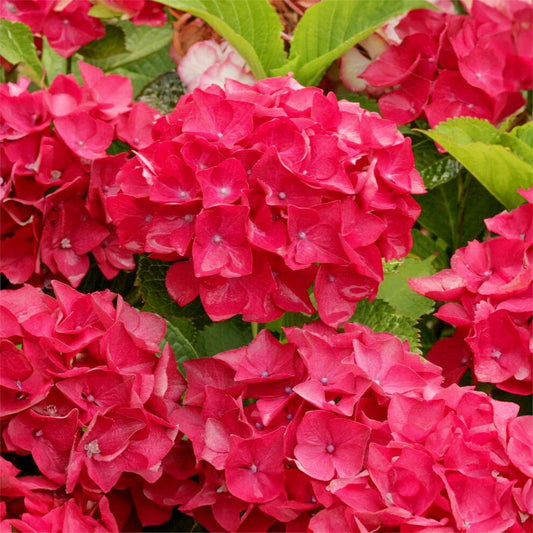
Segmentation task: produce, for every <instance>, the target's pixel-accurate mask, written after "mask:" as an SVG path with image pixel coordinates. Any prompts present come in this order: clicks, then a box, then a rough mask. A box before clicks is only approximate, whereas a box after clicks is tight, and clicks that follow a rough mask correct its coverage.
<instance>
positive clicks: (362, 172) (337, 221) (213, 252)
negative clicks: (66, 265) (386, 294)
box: [107, 77, 424, 326]
mask: <svg viewBox="0 0 533 533" xmlns="http://www.w3.org/2000/svg"><path fill="white" fill-rule="evenodd" d="M152 135H153V138H154V143H153V144H152V145H150V146H148V147H146V148H144V149H141V150H139V151H137V152H136V156H135V157H133V158H132V159H131V160H129V161H128V162H127V163H125V164H124V166H123V167H122V169H121V170H120V172H119V173H118V175H117V178H116V185H117V187H115V188H113V190H112V191H110V192H109V193H108V194H107V209H108V211H109V213H110V215H111V218H112V220H113V223H114V225H115V226H116V231H117V235H118V237H119V240H120V243H121V245H122V246H124V248H125V249H126V250H128V251H130V252H134V253H142V252H145V253H150V254H151V256H152V257H155V258H158V259H163V260H167V261H170V262H172V265H171V267H170V269H169V271H168V275H167V279H166V284H167V288H168V291H169V293H170V295H171V296H172V297H173V298H174V299H175V300H176V301H177V302H178V303H179V304H180V305H185V304H187V303H188V302H190V301H191V300H193V299H194V298H195V297H196V296H198V295H200V298H201V300H202V303H203V305H204V308H205V309H206V312H207V313H208V314H209V316H210V317H211V318H212V319H213V320H224V319H226V318H229V317H231V316H233V315H236V314H242V315H243V317H244V319H245V320H250V321H259V322H268V321H270V320H274V319H276V318H278V317H280V316H281V315H282V314H283V312H284V311H295V312H304V313H313V312H314V308H313V305H312V303H311V300H310V298H309V295H308V289H309V287H310V286H311V285H312V284H313V282H314V295H315V298H316V302H317V308H318V312H319V314H320V316H321V317H322V319H323V320H324V321H325V322H327V323H328V324H332V325H335V326H337V325H339V324H340V323H341V322H344V321H346V320H347V319H348V318H350V316H351V315H352V314H353V312H354V310H355V306H356V304H357V302H358V301H359V300H361V299H363V298H365V297H370V298H372V297H373V296H375V293H376V290H377V286H378V284H379V282H380V281H381V279H382V276H383V272H382V264H381V260H382V258H385V259H386V260H390V259H392V258H395V257H403V256H405V255H406V254H407V252H408V251H409V249H410V248H411V237H410V229H411V227H412V225H413V223H414V221H415V219H416V217H417V216H418V214H419V207H418V205H417V204H416V202H415V201H414V200H413V198H412V196H411V194H419V193H422V192H424V186H423V183H422V180H421V178H420V176H419V174H418V173H417V171H416V170H415V167H414V159H413V154H412V151H411V147H410V140H409V139H406V138H404V137H403V135H401V133H399V132H398V130H397V129H396V127H395V125H394V124H393V123H391V122H389V121H385V120H383V119H381V118H380V117H379V116H378V115H377V114H375V113H370V112H367V111H365V110H363V109H361V108H360V107H359V105H358V104H353V103H349V102H346V101H341V102H337V100H336V99H335V97H334V95H332V94H330V95H327V96H326V95H324V94H323V92H322V91H321V90H320V89H317V88H305V87H302V86H301V85H299V84H298V83H297V82H296V81H295V80H293V79H292V78H290V77H286V78H272V79H268V80H264V81H260V82H257V83H256V84H255V85H254V86H252V87H250V86H247V85H244V84H242V83H239V82H236V81H232V80H229V81H228V82H227V83H226V88H225V89H221V88H220V87H217V86H211V87H210V88H209V89H207V90H200V89H196V90H195V91H194V92H193V93H191V94H187V95H185V96H184V97H183V98H181V99H180V101H179V102H178V105H177V106H176V109H175V111H173V112H172V113H170V114H169V115H166V116H165V117H163V118H162V119H160V120H159V121H158V122H157V123H156V124H155V126H154V128H153V132H152Z"/></svg>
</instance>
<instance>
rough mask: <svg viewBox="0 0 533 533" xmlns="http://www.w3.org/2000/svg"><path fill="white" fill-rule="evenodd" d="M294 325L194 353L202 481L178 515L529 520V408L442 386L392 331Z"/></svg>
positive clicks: (333, 525)
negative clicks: (207, 353)
mask: <svg viewBox="0 0 533 533" xmlns="http://www.w3.org/2000/svg"><path fill="white" fill-rule="evenodd" d="M284 331H285V334H286V336H287V340H288V342H287V343H284V344H281V343H279V341H277V340H275V339H274V337H273V336H272V334H271V333H270V332H268V331H267V330H262V331H260V333H259V334H258V336H257V337H256V338H255V339H254V340H253V341H252V342H251V343H250V345H249V346H244V347H241V348H237V349H235V350H231V351H227V352H223V353H220V354H217V355H215V356H214V357H212V358H205V359H196V360H189V361H186V362H185V367H186V373H187V390H186V393H185V395H184V398H183V406H182V407H181V408H180V410H179V419H180V421H181V426H180V427H181V429H182V431H183V432H184V433H185V435H186V436H187V439H188V440H187V441H186V442H187V443H190V445H191V447H192V450H193V452H194V455H195V457H196V460H197V463H196V465H197V470H196V472H197V475H198V481H197V482H195V484H196V489H195V491H196V492H195V495H194V496H193V497H192V498H191V499H190V500H189V501H188V502H187V503H185V504H184V505H182V506H181V507H180V510H181V511H182V512H185V513H187V514H190V515H191V516H193V517H194V518H195V519H196V520H197V521H199V522H200V523H201V524H202V525H203V526H204V527H206V528H208V529H209V530H210V531H220V530H222V531H236V530H250V529H251V530H253V531H269V530H271V528H272V527H274V528H275V529H276V530H281V531H317V532H318V531H350V532H352V531H353V532H360V531H381V530H386V531H388V530H394V531H426V530H442V531H447V532H448V531H449V532H452V531H465V532H467V531H476V532H479V533H481V532H482V531H487V530H489V531H503V530H514V529H516V530H517V531H526V530H527V528H528V527H529V526H530V524H531V516H530V515H531V513H530V510H531V508H530V505H529V504H528V503H526V500H527V498H528V497H529V495H530V491H531V483H532V481H533V480H532V478H531V475H532V469H531V468H532V465H531V461H529V459H528V458H529V456H530V455H531V454H530V453H529V451H526V450H529V448H528V446H529V447H530V446H531V442H532V439H533V417H531V416H522V417H517V413H518V405H516V404H513V403H509V402H498V401H495V400H493V399H492V398H490V397H489V396H487V395H486V394H485V393H482V392H478V391H475V390H473V387H458V386H457V385H451V386H448V387H443V386H442V382H443V376H442V374H441V369H440V368H439V367H438V366H436V365H434V364H432V363H431V362H429V361H427V360H424V359H421V358H420V357H419V356H418V355H416V354H413V353H411V352H410V351H409V348H408V345H407V343H405V342H401V341H400V340H399V339H398V338H396V337H394V336H393V335H391V334H389V333H374V332H373V331H371V330H370V329H369V328H368V327H366V326H362V325H359V324H354V323H350V324H346V325H345V329H344V332H343V333H337V332H336V331H334V330H333V329H332V328H329V327H326V326H325V325H323V324H321V323H320V322H315V323H313V324H308V325H305V326H304V327H303V328H297V327H293V328H288V329H285V330H284ZM273 353H275V354H276V355H275V356H273V355H271V354H273ZM273 359H276V360H279V366H276V365H274V364H273V362H272V360H273ZM314 383H317V387H318V388H317V387H315V386H314V385H313V384H314ZM319 388H322V389H323V390H322V391H320V390H319ZM312 391H314V392H312ZM347 396H351V397H353V398H354V400H353V401H352V402H351V405H350V406H349V407H346V405H345V406H344V407H343V408H341V404H342V402H343V398H345V397H347ZM324 398H325V401H324ZM174 490H177V489H172V488H169V491H170V492H173V491H174Z"/></svg>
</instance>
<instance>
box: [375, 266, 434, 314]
mask: <svg viewBox="0 0 533 533" xmlns="http://www.w3.org/2000/svg"><path fill="white" fill-rule="evenodd" d="M434 259H435V258H434V257H428V258H427V259H424V260H423V261H420V260H418V259H414V258H408V259H405V260H404V261H402V263H401V264H400V265H399V267H398V268H397V269H396V272H391V273H388V274H385V279H384V280H383V282H382V283H381V285H380V286H379V290H378V298H380V299H382V300H385V301H386V302H387V303H389V304H390V305H391V306H392V307H393V309H394V310H395V311H396V312H397V313H399V314H400V315H403V316H405V317H409V318H413V319H418V318H420V317H421V316H422V315H426V314H428V313H431V312H432V311H433V304H434V302H433V300H430V299H429V298H426V297H425V296H421V295H420V294H416V293H415V292H414V291H412V290H411V289H410V287H409V285H408V284H407V280H408V279H409V278H416V277H419V276H430V275H431V274H433V273H434V272H435V269H434V267H433V266H432V264H431V263H432V262H433V260H434Z"/></svg>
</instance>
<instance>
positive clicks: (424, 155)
mask: <svg viewBox="0 0 533 533" xmlns="http://www.w3.org/2000/svg"><path fill="white" fill-rule="evenodd" d="M413 153H414V155H415V165H416V169H417V170H418V172H419V173H420V175H421V176H422V179H423V180H424V185H425V186H426V188H427V189H428V190H430V189H434V188H435V187H437V186H438V185H441V184H443V183H446V182H447V181H450V180H452V179H453V178H456V177H457V176H458V175H459V172H460V171H461V169H462V168H463V165H461V163H459V161H457V160H456V159H455V158H454V157H452V156H451V155H450V154H447V153H445V154H441V153H440V152H439V151H438V150H437V147H436V146H435V143H434V142H433V141H432V140H431V139H418V140H416V139H413Z"/></svg>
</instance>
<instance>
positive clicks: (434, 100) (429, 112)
mask: <svg viewBox="0 0 533 533" xmlns="http://www.w3.org/2000/svg"><path fill="white" fill-rule="evenodd" d="M493 4H494V6H493ZM531 13H532V6H531V3H530V2H526V1H524V0H512V1H509V2H505V3H504V4H502V3H498V2H483V1H481V0H474V1H473V2H469V13H468V14H466V15H456V14H453V13H450V12H434V11H425V10H414V11H410V12H408V13H407V15H405V16H404V17H402V18H401V20H399V22H398V23H397V24H396V25H395V26H394V31H395V36H397V37H398V41H396V40H391V38H390V37H389V39H387V41H388V43H387V42H383V40H379V36H377V35H374V37H373V40H372V41H367V44H366V45H365V43H363V47H364V48H365V49H366V54H365V55H362V54H361V51H360V48H359V49H353V50H352V51H350V52H349V54H347V55H346V56H345V58H343V59H342V60H341V69H340V72H341V79H342V80H343V81H344V83H345V84H346V85H347V87H349V88H350V89H352V90H357V91H361V90H366V91H367V92H368V94H370V95H371V96H375V97H378V99H379V100H378V103H379V108H380V111H381V113H382V115H383V116H384V117H385V118H387V119H390V120H393V121H394V122H396V123H397V124H406V123H408V122H411V121H412V120H414V119H416V118H418V117H420V116H422V117H424V118H426V119H427V120H428V122H429V124H430V126H431V127H434V126H436V125H437V124H438V123H439V122H441V121H444V120H446V119H448V118H450V117H455V116H473V117H478V118H483V119H487V120H489V121H491V122H493V123H495V124H497V123H500V122H501V121H502V120H503V119H505V118H506V117H508V116H509V115H511V114H512V113H514V112H516V111H517V110H519V109H520V107H522V106H523V105H524V103H525V100H524V98H523V96H522V94H521V92H520V91H523V90H527V89H531V87H532V86H533V85H532V84H533V81H532V78H531V71H532V61H533V55H532V51H531V46H530V42H531V24H530V21H531ZM375 43H379V46H377V47H376V45H375ZM526 43H527V44H526ZM387 44H388V46H387ZM494 50H497V53H495V52H494Z"/></svg>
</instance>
